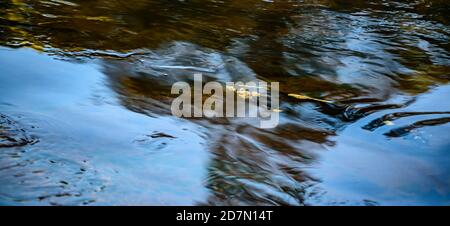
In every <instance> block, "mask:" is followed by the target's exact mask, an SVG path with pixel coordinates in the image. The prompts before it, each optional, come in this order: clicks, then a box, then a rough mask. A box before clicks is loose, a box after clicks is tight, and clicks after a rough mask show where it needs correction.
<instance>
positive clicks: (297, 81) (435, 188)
mask: <svg viewBox="0 0 450 226" xmlns="http://www.w3.org/2000/svg"><path fill="white" fill-rule="evenodd" d="M449 10H450V4H449V3H448V1H446V0H435V1H433V0H410V1H400V0H380V1H362V0H361V1H360V0H354V1H344V0H286V1H281V0H280V1H278V0H273V1H269V0H159V1H157V0H127V1H121V0H89V1H88V0H64V1H63V0H1V1H0V204H1V205H448V204H450V153H449V152H450V139H449V138H450V124H449V122H450V101H449V99H450V85H449V83H448V82H449V81H450V44H449V43H450V42H449V41H450V40H449V39H450V27H449V22H450V20H449V19H450V18H449V15H450V11H449ZM194 72H202V73H204V74H205V75H207V77H208V79H209V80H211V81H218V82H220V83H224V82H227V81H243V80H252V79H260V80H264V81H268V82H271V81H277V82H280V110H281V112H280V124H279V125H278V126H277V127H276V128H273V129H261V128H259V127H255V126H254V125H253V124H251V123H249V122H247V121H246V120H242V119H232V118H231V119H220V120H219V119H207V118H196V119H189V118H177V117H175V116H172V115H171V112H170V104H171V102H172V100H173V99H174V96H173V95H171V94H170V89H171V85H172V84H173V83H174V82H176V81H187V82H191V81H192V77H193V73H194ZM292 93H295V94H299V95H307V96H310V97H313V98H317V99H321V100H327V101H333V102H336V103H339V104H340V105H339V106H347V107H339V106H337V105H334V104H329V103H327V102H320V101H314V100H311V99H306V100H299V99H295V98H292V97H291V96H289V94H292Z"/></svg>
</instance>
